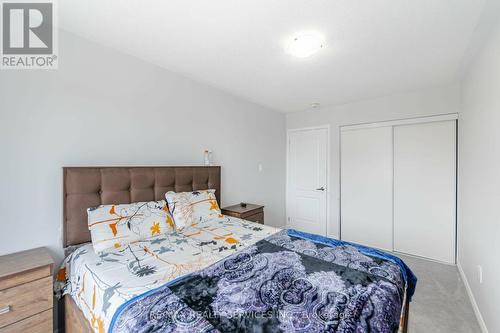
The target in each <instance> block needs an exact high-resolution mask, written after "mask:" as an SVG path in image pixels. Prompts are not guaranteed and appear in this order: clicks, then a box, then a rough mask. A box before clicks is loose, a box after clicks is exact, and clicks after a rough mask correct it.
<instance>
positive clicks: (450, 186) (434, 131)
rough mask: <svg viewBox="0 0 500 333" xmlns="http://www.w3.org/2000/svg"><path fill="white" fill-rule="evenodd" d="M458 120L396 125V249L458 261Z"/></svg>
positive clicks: (431, 257)
mask: <svg viewBox="0 0 500 333" xmlns="http://www.w3.org/2000/svg"><path fill="white" fill-rule="evenodd" d="M455 131H456V122H455V121H453V120H450V121H440V122H432V123H424V124H414V125H402V126H395V127H394V250H395V251H398V252H403V253H408V254H413V255H418V256H422V257H426V258H430V259H435V260H439V261H443V262H448V263H454V262H455V229H456V223H455V202H456V194H455V193H456V135H455Z"/></svg>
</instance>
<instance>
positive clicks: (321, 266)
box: [110, 230, 416, 333]
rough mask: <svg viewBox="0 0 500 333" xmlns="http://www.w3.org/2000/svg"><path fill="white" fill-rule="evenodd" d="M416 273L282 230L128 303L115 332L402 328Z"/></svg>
mask: <svg viewBox="0 0 500 333" xmlns="http://www.w3.org/2000/svg"><path fill="white" fill-rule="evenodd" d="M415 284H416V278H415V276H414V275H413V273H412V272H411V271H410V270H409V269H408V267H407V266H406V265H405V264H404V263H403V262H402V261H401V260H400V259H398V258H396V257H394V256H391V255H389V254H386V253H384V252H381V251H377V250H374V249H371V248H367V247H362V246H358V245H354V244H350V243H345V242H341V241H337V240H333V239H329V238H326V237H321V236H317V235H311V234H306V233H302V232H298V231H295V230H283V231H280V232H278V233H276V234H274V235H271V236H269V237H267V238H265V239H263V240H260V241H259V242H257V243H255V244H254V245H251V246H249V247H247V248H245V249H243V250H241V251H239V252H237V253H235V254H232V255H230V256H228V257H226V258H224V259H222V260H220V261H218V262H216V263H214V264H212V265H210V266H208V267H206V268H203V269H201V270H199V271H197V272H195V273H191V274H188V275H185V276H183V277H180V278H178V279H176V280H174V281H171V282H170V283H168V284H166V285H164V286H162V287H160V288H157V289H154V290H151V291H149V292H147V293H145V294H143V295H139V296H137V297H134V298H133V299H131V300H129V301H128V302H127V303H125V304H123V305H122V306H121V307H120V308H119V309H118V310H117V311H116V313H115V315H114V317H113V320H112V322H111V325H110V331H113V332H116V333H118V332H186V333H187V332H200V333H201V332H356V333H362V332H397V331H398V328H399V323H400V316H401V311H402V307H403V304H404V301H405V297H411V295H412V294H413V292H414V288H415Z"/></svg>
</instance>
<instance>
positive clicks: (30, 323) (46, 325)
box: [0, 309, 53, 333]
mask: <svg viewBox="0 0 500 333" xmlns="http://www.w3.org/2000/svg"><path fill="white" fill-rule="evenodd" d="M52 330H53V327H52V309H49V310H45V311H43V312H40V313H37V314H36V315H34V316H33V317H29V318H26V319H23V320H21V321H18V322H16V323H14V324H10V325H8V326H5V327H3V328H0V333H18V332H23V333H48V332H52Z"/></svg>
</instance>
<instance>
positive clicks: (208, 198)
mask: <svg viewBox="0 0 500 333" xmlns="http://www.w3.org/2000/svg"><path fill="white" fill-rule="evenodd" d="M165 198H166V199H167V202H168V207H169V210H170V212H171V213H172V216H173V217H174V223H175V228H176V229H177V230H182V229H183V228H185V227H187V226H190V225H192V224H194V223H198V222H203V221H205V220H208V219H210V218H213V217H218V216H220V215H221V211H220V208H219V205H218V204H217V199H216V197H215V190H200V191H193V192H179V193H177V192H172V191H170V192H167V193H166V194H165Z"/></svg>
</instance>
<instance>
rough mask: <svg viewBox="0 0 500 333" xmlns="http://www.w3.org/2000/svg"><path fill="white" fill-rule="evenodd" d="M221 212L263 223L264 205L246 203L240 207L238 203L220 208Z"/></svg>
mask: <svg viewBox="0 0 500 333" xmlns="http://www.w3.org/2000/svg"><path fill="white" fill-rule="evenodd" d="M222 214H224V215H228V216H233V217H238V218H240V219H243V220H247V221H252V222H256V223H260V224H264V206H260V205H254V204H247V206H246V207H241V206H240V205H239V204H238V205H234V206H229V207H224V208H222Z"/></svg>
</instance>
